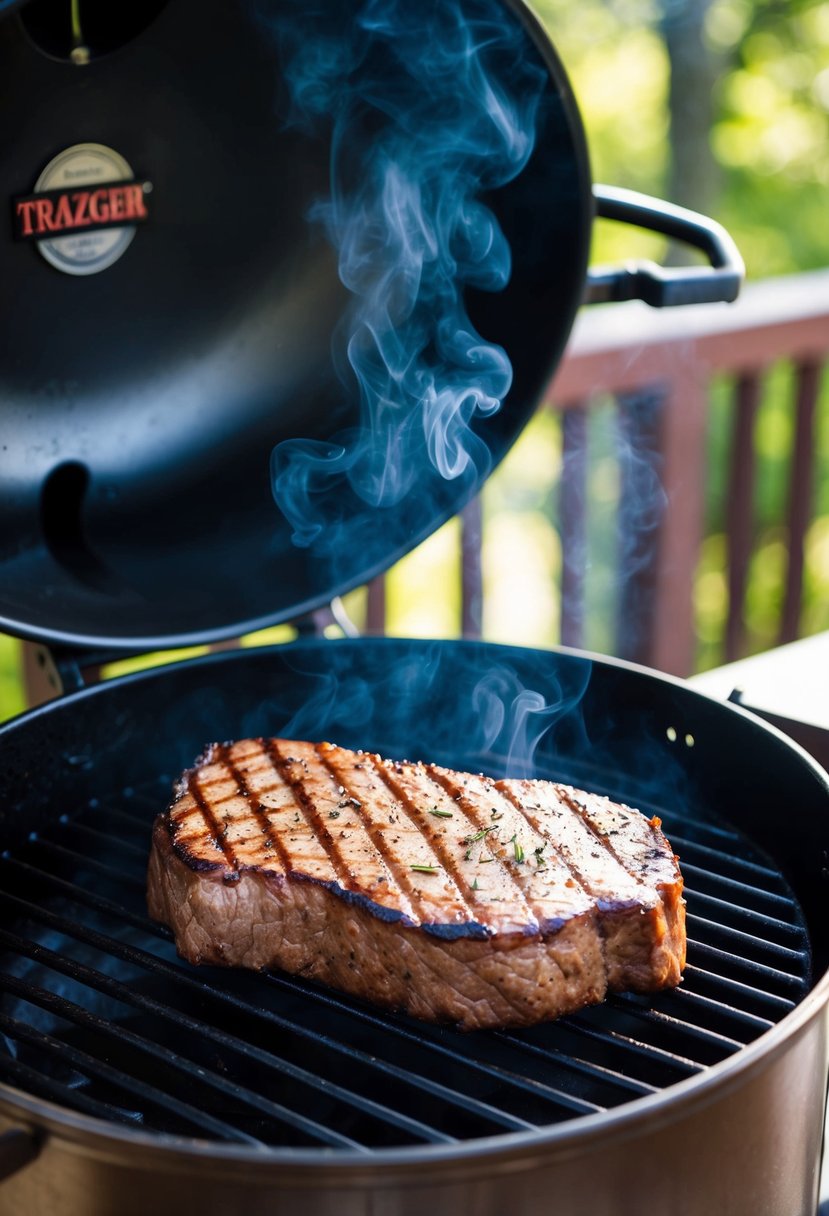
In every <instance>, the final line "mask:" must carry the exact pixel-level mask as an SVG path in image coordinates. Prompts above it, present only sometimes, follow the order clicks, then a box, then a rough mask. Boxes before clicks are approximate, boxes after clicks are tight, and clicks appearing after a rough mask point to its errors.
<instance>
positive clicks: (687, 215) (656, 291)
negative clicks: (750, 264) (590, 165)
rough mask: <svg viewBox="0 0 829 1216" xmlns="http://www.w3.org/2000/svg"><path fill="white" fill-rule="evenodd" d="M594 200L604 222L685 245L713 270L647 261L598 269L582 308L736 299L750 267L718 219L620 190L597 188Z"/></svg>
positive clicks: (664, 305) (590, 276)
mask: <svg viewBox="0 0 829 1216" xmlns="http://www.w3.org/2000/svg"><path fill="white" fill-rule="evenodd" d="M593 198H594V200H595V203H596V216H597V217H598V218H599V219H605V220H618V221H619V222H620V223H623V224H633V225H635V226H636V227H637V228H646V229H648V231H650V232H659V233H661V234H662V235H663V236H667V237H670V238H671V239H672V240H674V241H681V242H682V243H683V244H685V245H690V246H692V248H694V249H699V250H700V251H701V252H702V253H704V254H705V256H706V257H707V258H708V261H709V262H710V266H671V267H666V266H658V265H657V264H656V262H650V261H647V260H641V261H631V262H627V263H625V264H624V265H623V266H596V267H594V268H593V269H592V270H591V271H589V273H588V275H587V284H586V287H585V292H584V297H583V303H585V304H605V303H610V302H616V301H620V300H644V301H645V303H646V304H650V305H651V306H652V307H653V308H672V307H673V306H674V305H676V304H717V303H731V301H732V300H736V298H737V296H738V294H739V291H740V287H741V285H742V282H743V278H744V276H745V266H744V264H743V259H742V258H741V257H740V252H739V250H738V249H737V246H736V245H735V244H734V241H733V240H732V239H731V237H730V236H729V234H728V233H727V232H726V230H725V228H723V227H722V225H721V224H718V223H717V222H716V220H712V219H709V218H708V217H707V216H705V215H700V214H699V213H698V212H696V211H688V210H686V209H685V208H684V207H676V206H674V204H673V203H666V202H663V201H662V200H661V199H656V198H650V197H649V196H648V195H647V194H639V193H637V192H636V191H635V190H622V189H620V188H617V187H615V186H594V187H593Z"/></svg>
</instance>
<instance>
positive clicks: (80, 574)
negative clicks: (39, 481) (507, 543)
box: [40, 460, 117, 591]
mask: <svg viewBox="0 0 829 1216" xmlns="http://www.w3.org/2000/svg"><path fill="white" fill-rule="evenodd" d="M88 487H89V470H88V469H87V468H86V466H85V465H83V464H80V463H78V462H77V461H74V460H72V461H67V463H66V464H60V465H58V466H57V468H55V469H53V470H52V472H51V473H50V474H49V476H48V477H47V478H46V480H45V482H44V483H43V490H42V492H41V498H40V526H41V531H42V534H43V540H44V542H45V544H46V548H47V549H48V550H49V552H50V553H51V555H52V557H53V558H54V559H55V561H56V562H58V564H59V565H61V566H62V567H63V569H64V570H67V571H68V572H69V573H70V574H72V575H74V577H75V578H77V579H79V580H80V581H81V582H82V583H86V584H87V585H88V586H90V587H94V588H95V590H97V591H114V590H116V589H117V580H116V578H115V576H114V575H113V573H112V572H111V571H110V570H108V569H107V567H106V566H105V565H104V563H103V562H102V561H101V559H100V558H99V557H98V556H97V555H96V554H95V553H94V552H93V550H92V548H91V547H90V545H89V543H88V541H87V538H86V536H85V535H84V525H83V508H84V500H85V498H86V492H87V489H88Z"/></svg>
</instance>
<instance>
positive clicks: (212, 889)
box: [148, 739, 685, 1029]
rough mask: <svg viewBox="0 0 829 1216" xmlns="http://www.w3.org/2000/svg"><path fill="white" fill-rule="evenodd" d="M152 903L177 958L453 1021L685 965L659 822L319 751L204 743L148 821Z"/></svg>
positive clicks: (561, 797)
mask: <svg viewBox="0 0 829 1216" xmlns="http://www.w3.org/2000/svg"><path fill="white" fill-rule="evenodd" d="M148 906H149V911H150V915H151V916H152V917H153V918H154V919H155V920H158V921H161V922H162V923H164V924H166V925H169V927H170V928H171V929H172V930H173V933H174V935H175V941H176V946H177V948H178V951H179V953H180V954H181V955H182V956H183V957H184V958H185V959H187V960H188V961H189V962H191V963H212V964H223V965H226V966H236V967H250V968H256V969H262V968H267V967H281V968H282V969H283V970H285V971H288V972H291V973H292V974H302V975H303V976H306V977H309V978H313V979H316V980H320V981H322V982H323V983H325V984H329V985H331V986H332V987H334V988H339V989H341V990H343V991H345V992H349V993H351V994H353V995H355V996H358V997H363V998H365V999H366V1000H369V1001H373V1002H375V1003H376V1004H379V1005H383V1006H386V1007H388V1008H392V1009H397V1010H404V1011H406V1012H408V1013H410V1014H413V1015H414V1016H416V1017H420V1018H425V1019H428V1020H430V1021H450V1022H456V1023H457V1024H459V1025H460V1026H462V1027H464V1028H466V1029H475V1028H481V1027H499V1026H525V1025H531V1024H533V1023H535V1022H540V1021H544V1020H547V1019H550V1018H555V1017H559V1016H561V1015H562V1014H565V1013H570V1012H573V1011H574V1010H576V1009H579V1008H581V1007H583V1006H585V1005H591V1004H595V1003H597V1002H599V1001H601V1000H602V999H603V998H604V996H605V995H606V993H607V992H608V991H621V990H631V991H635V992H654V991H658V990H659V989H662V988H667V987H671V986H673V985H675V984H678V983H679V980H680V976H681V973H682V968H683V967H684V964H685V904H684V900H683V899H682V876H681V874H680V872H679V867H678V865H677V858H676V857H675V856H674V854H673V851H672V850H671V847H670V845H669V843H668V841H667V840H666V839H665V837H664V835H663V834H662V832H661V830H660V822H659V820H658V819H651V820H648V819H646V818H645V816H644V815H642V814H640V812H639V811H635V810H631V809H630V808H629V807H626V806H622V805H620V804H618V803H614V802H611V801H610V800H609V799H607V798H603V797H600V796H598V795H595V794H588V793H585V792H584V791H581V790H575V789H572V788H571V787H569V786H565V785H560V784H557V783H555V782H551V781H538V780H518V779H507V780H502V781H494V780H492V779H491V778H489V777H484V776H474V775H472V774H470V773H460V772H455V771H454V770H452V769H447V768H441V767H440V766H438V765H433V764H421V763H416V764H414V763H409V762H408V761H406V762H397V761H391V760H384V759H382V758H381V757H380V756H377V755H373V754H369V753H365V752H353V751H348V750H346V749H345V748H341V747H336V746H334V745H332V744H330V743H320V744H314V743H304V742H296V741H289V740H284V739H245V740H242V741H240V742H238V743H233V744H223V745H213V746H212V747H210V748H209V749H208V750H207V752H206V753H205V755H204V756H203V757H202V758H201V759H200V760H199V761H198V762H197V763H196V766H195V767H194V768H193V769H191V770H190V771H189V772H187V773H185V774H184V776H183V777H182V779H181V781H180V782H179V785H178V789H177V796H176V800H175V802H174V803H173V805H172V806H171V807H170V809H169V810H168V811H166V812H165V813H164V814H162V815H159V816H158V818H157V820H156V823H155V826H154V829H153V843H152V850H151V854H150V863H149V875H148Z"/></svg>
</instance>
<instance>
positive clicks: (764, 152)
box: [534, 0, 829, 278]
mask: <svg viewBox="0 0 829 1216" xmlns="http://www.w3.org/2000/svg"><path fill="white" fill-rule="evenodd" d="M703 2H704V0H662V3H659V0H579V3H578V4H573V3H572V2H571V0H535V4H534V7H535V9H536V11H537V12H538V15H539V17H540V18H541V20H542V21H543V23H544V25H545V26H546V28H547V30H548V31H549V33H550V36H551V37H552V39H553V41H554V43H555V44H556V46H557V48H558V50H559V52H560V54H561V56H562V59H563V61H564V63H565V65H566V69H567V71H568V74H569V75H570V78H571V80H572V82H573V86H574V89H575V92H576V95H577V98H578V101H579V105H580V107H581V110H582V114H583V116H584V120H585V126H586V129H587V135H588V142H589V145H590V152H591V159H592V163H593V170H594V177H595V178H596V180H606V181H609V182H613V183H614V184H616V185H623V186H630V187H632V188H635V189H642V190H646V191H651V192H655V193H661V192H662V191H664V188H665V184H666V181H667V173H668V145H667V141H666V133H667V130H668V80H669V71H670V64H669V60H668V56H667V54H666V51H665V47H664V43H663V42H662V39H661V38H660V35H659V23H660V19H661V17H662V16H663V14H664V12H665V10H666V9H667V7H668V6H669V5H672V6H674V7H675V5H676V3H684V4H686V5H689V6H690V5H692V4H701V3H703ZM705 32H706V41H707V46H708V51H709V54H710V55H711V62H712V73H713V76H714V80H715V83H714V101H715V110H716V116H715V121H714V126H713V129H712V131H711V154H712V156H713V157H714V159H715V160H716V162H717V163H718V165H719V168H720V175H721V195H720V199H719V202H718V205H717V207H716V214H717V217H718V218H719V219H721V220H722V221H723V223H725V224H726V226H727V227H728V228H729V229H730V231H731V232H732V234H733V235H734V237H735V239H736V240H737V243H738V245H739V246H740V248H741V250H742V252H743V256H744V257H745V259H746V264H747V267H748V272H749V275H750V277H752V278H764V277H766V276H769V275H774V274H780V273H786V272H793V271H797V270H806V269H811V268H814V267H817V266H823V265H826V264H829V222H827V219H829V216H827V193H826V192H827V188H829V3H827V2H826V0H785V2H781V0H711V3H710V5H709V6H708V9H707V13H706V18H705ZM688 104H689V105H693V98H689V99H688ZM674 201H676V202H679V203H682V202H683V201H685V200H683V199H676V200H674ZM631 252H634V253H636V252H638V251H637V250H635V249H634V250H631V245H630V240H629V236H628V234H627V233H613V232H612V231H610V230H608V232H606V233H601V234H599V235H598V238H597V253H598V255H599V256H600V257H601V259H602V260H604V259H605V258H613V257H615V256H619V254H620V253H624V254H625V255H629V254H630V253H631Z"/></svg>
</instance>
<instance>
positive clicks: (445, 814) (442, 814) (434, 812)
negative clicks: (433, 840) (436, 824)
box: [429, 806, 455, 819]
mask: <svg viewBox="0 0 829 1216" xmlns="http://www.w3.org/2000/svg"><path fill="white" fill-rule="evenodd" d="M429 814H430V815H437V817H438V819H454V818H455V816H454V815H453V814H452V812H451V811H439V810H438V808H437V807H436V806H433V807H432V809H431V810H430V811H429Z"/></svg>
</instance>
